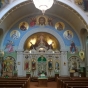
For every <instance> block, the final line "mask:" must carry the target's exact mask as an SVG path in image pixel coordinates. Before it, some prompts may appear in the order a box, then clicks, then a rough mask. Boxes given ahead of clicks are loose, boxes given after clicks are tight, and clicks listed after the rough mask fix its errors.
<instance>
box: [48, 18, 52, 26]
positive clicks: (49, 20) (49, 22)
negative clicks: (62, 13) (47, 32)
mask: <svg viewBox="0 0 88 88" xmlns="http://www.w3.org/2000/svg"><path fill="white" fill-rule="evenodd" d="M52 20H53V19H52V18H48V25H50V26H53V21H52Z"/></svg>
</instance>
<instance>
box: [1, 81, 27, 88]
mask: <svg viewBox="0 0 88 88" xmlns="http://www.w3.org/2000/svg"><path fill="white" fill-rule="evenodd" d="M0 84H24V87H25V88H27V84H26V82H13V81H11V82H0Z"/></svg>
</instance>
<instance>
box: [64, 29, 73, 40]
mask: <svg viewBox="0 0 88 88" xmlns="http://www.w3.org/2000/svg"><path fill="white" fill-rule="evenodd" d="M63 36H64V38H66V39H68V40H71V39H72V38H73V32H72V31H71V30H66V31H65V32H64V34H63Z"/></svg>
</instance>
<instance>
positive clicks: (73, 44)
mask: <svg viewBox="0 0 88 88" xmlns="http://www.w3.org/2000/svg"><path fill="white" fill-rule="evenodd" d="M70 51H71V53H75V52H76V46H75V43H74V42H73V41H72V42H71V47H70Z"/></svg>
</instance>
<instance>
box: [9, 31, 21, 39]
mask: <svg viewBox="0 0 88 88" xmlns="http://www.w3.org/2000/svg"><path fill="white" fill-rule="evenodd" d="M10 37H11V38H12V39H15V40H16V39H18V38H19V37H20V32H19V31H17V30H13V31H12V32H11V33H10Z"/></svg>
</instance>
